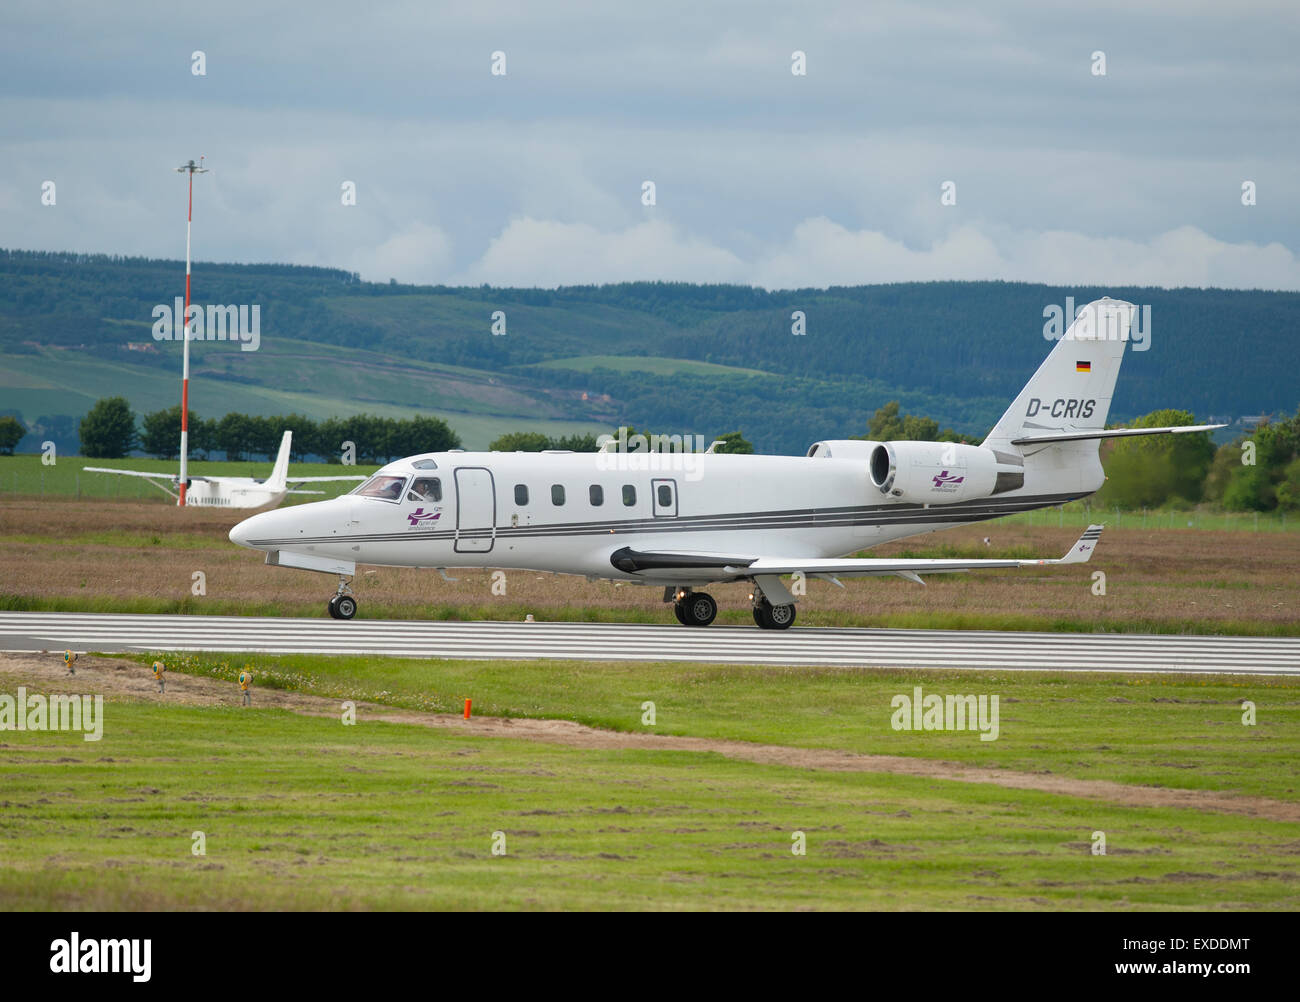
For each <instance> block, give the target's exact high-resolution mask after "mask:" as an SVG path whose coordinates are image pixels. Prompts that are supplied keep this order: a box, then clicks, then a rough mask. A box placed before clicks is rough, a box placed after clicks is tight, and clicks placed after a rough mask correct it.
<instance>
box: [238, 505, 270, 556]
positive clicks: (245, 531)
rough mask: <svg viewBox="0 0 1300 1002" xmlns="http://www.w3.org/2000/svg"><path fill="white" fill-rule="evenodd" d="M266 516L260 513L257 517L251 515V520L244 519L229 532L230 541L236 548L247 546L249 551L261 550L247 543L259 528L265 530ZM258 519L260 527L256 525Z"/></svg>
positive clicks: (264, 513) (265, 513)
mask: <svg viewBox="0 0 1300 1002" xmlns="http://www.w3.org/2000/svg"><path fill="white" fill-rule="evenodd" d="M267 514H268V512H262V513H261V514H259V515H253V516H252V517H251V518H246V519H244V520H243V521H242V522H240V523H239V524H238V525H236V526H235V527H234V528H233V529H231V530H230V541H231V542H232V543H235V544H236V545H238V546H247V547H248V548H249V549H250V550H257V549H261V547H258V546H254V545H253V544H252V543H251V542H249V540H251V539H252V538H253V537H254V535H255V534H257V533H258V530H259V528H261V529H265V527H266V523H265V519H266V516H267ZM258 519H262V524H261V525H260V526H259V524H258Z"/></svg>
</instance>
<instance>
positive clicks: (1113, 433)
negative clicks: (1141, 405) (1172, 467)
mask: <svg viewBox="0 0 1300 1002" xmlns="http://www.w3.org/2000/svg"><path fill="white" fill-rule="evenodd" d="M1226 427H1228V426H1227V425H1226V424H1185V425H1177V426H1173V427H1169V428H1106V429H1102V430H1099V431H1057V432H1051V433H1049V434H1046V435H1025V436H1023V437H1021V438H1013V439H1012V440H1011V444H1012V445H1044V444H1046V443H1048V442H1083V441H1086V440H1087V439H1091V438H1130V437H1132V436H1134V435H1185V434H1187V433H1188V432H1196V431H1214V430H1215V429H1216V428H1226Z"/></svg>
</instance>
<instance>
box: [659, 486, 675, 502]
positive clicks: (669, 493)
mask: <svg viewBox="0 0 1300 1002" xmlns="http://www.w3.org/2000/svg"><path fill="white" fill-rule="evenodd" d="M672 506H673V489H672V488H671V487H669V486H668V485H667V484H660V485H659V507H660V508H671V507H672Z"/></svg>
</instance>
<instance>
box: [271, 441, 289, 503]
mask: <svg viewBox="0 0 1300 1002" xmlns="http://www.w3.org/2000/svg"><path fill="white" fill-rule="evenodd" d="M292 442H293V432H292V431H286V432H285V433H284V438H282V439H280V451H279V452H278V453H277V454H276V457H275V466H273V467H272V468H271V476H270V479H268V480H267V481H266V487H267V489H268V490H270V491H273V492H275V493H276V494H279V493H280V492H282V491H283V490H285V488H286V487H287V486H288V479H289V446H290V444H291V443H292Z"/></svg>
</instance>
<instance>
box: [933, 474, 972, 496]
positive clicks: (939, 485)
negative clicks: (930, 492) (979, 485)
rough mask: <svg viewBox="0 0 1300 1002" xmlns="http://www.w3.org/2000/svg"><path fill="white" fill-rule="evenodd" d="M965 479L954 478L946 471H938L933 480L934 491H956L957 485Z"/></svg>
mask: <svg viewBox="0 0 1300 1002" xmlns="http://www.w3.org/2000/svg"><path fill="white" fill-rule="evenodd" d="M965 479H966V478H965V477H954V476H953V475H952V474H950V473H949V472H948V471H947V470H940V471H939V473H938V474H937V475H936V476H935V478H934V489H935V490H936V491H944V492H946V493H951V492H953V491H955V490H956V489H957V485H958V484H960V483H961V482H962V481H964V480H965Z"/></svg>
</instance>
